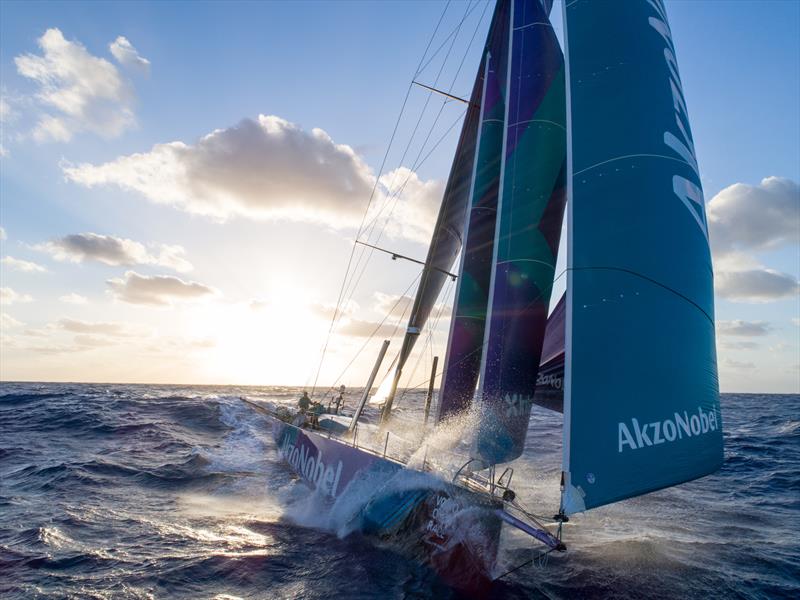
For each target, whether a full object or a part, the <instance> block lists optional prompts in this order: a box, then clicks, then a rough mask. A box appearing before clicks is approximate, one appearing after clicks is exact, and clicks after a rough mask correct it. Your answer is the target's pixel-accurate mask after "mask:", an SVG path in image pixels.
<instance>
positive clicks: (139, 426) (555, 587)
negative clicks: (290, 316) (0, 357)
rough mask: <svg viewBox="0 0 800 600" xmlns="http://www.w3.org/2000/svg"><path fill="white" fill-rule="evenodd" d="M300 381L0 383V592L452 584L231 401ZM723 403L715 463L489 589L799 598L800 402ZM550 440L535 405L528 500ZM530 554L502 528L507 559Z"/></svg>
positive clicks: (366, 592)
mask: <svg viewBox="0 0 800 600" xmlns="http://www.w3.org/2000/svg"><path fill="white" fill-rule="evenodd" d="M296 393H297V390H295V389H292V388H277V387H276V388H224V387H221V388H209V387H200V386H198V387H192V386H182V387H180V386H137V385H101V384H86V385H83V384H20V383H3V384H0V515H1V517H0V597H3V598H12V599H16V598H19V599H22V598H29V597H39V596H45V597H82V596H107V597H122V598H125V597H133V598H138V597H148V596H155V597H178V598H197V597H214V596H217V595H223V594H227V595H229V596H232V597H242V598H244V597H247V598H250V597H252V598H272V597H303V598H328V597H331V596H338V597H348V598H376V597H380V598H401V597H410V598H449V597H454V594H453V592H452V591H451V590H449V589H448V588H446V587H444V586H443V585H442V584H441V583H439V582H438V581H437V580H436V578H435V576H434V575H433V574H432V573H430V572H429V571H427V570H426V569H425V568H423V567H420V566H419V565H417V564H414V563H413V562H410V561H408V560H406V559H403V558H401V557H399V556H398V555H397V554H396V553H395V551H394V549H393V548H391V547H387V546H384V545H382V544H380V543H377V544H376V542H375V541H374V540H368V539H365V538H363V537H362V536H360V535H359V534H358V533H354V534H351V535H347V536H344V537H340V534H341V533H342V530H341V529H338V528H337V525H336V522H335V518H334V517H335V515H333V514H331V515H328V514H327V513H325V512H324V511H325V510H327V509H326V508H324V507H323V506H321V505H318V503H316V500H315V497H314V496H313V495H309V493H308V492H307V491H306V490H305V488H303V486H302V485H299V484H298V483H297V480H296V479H295V478H294V476H293V475H292V473H291V471H290V470H289V469H287V468H286V467H285V465H284V464H283V463H282V462H281V461H280V459H279V458H278V456H277V455H276V453H275V450H274V447H273V445H272V442H271V437H270V431H269V428H268V427H267V426H266V425H265V424H264V423H263V421H262V420H261V419H260V417H258V415H256V414H255V413H252V411H248V410H247V409H246V408H244V407H243V406H242V404H241V403H240V402H239V401H238V400H237V396H239V395H241V394H247V395H249V396H256V397H262V398H268V399H271V400H274V401H278V402H280V401H285V402H293V401H294V399H295V397H296ZM354 393H356V392H354ZM423 398H424V393H418V394H417V393H415V392H410V393H409V394H407V395H406V397H405V398H404V400H403V406H402V409H403V410H402V414H403V416H404V417H407V418H409V419H415V418H417V417H418V416H419V413H420V412H421V407H422V402H423ZM722 406H723V421H724V429H725V442H726V459H725V464H724V466H723V468H722V469H721V470H720V471H719V472H718V473H716V474H714V475H712V476H710V477H706V478H703V479H701V480H698V481H696V482H692V483H690V484H687V485H684V486H679V487H677V488H672V489H669V490H664V491H662V492H658V493H655V494H651V495H649V496H646V497H643V498H638V499H633V500H630V501H627V502H623V503H619V504H616V505H611V506H609V507H604V508H601V509H598V510H596V511H591V512H590V513H587V514H586V515H579V516H576V517H575V518H574V519H573V523H571V524H570V525H569V526H568V527H567V528H566V530H565V537H566V540H567V545H568V547H569V551H568V552H567V553H566V554H565V555H563V556H553V557H551V559H550V561H549V563H548V564H547V565H544V566H535V565H534V566H528V567H525V568H523V569H520V570H519V571H516V572H514V573H513V574H511V575H510V576H508V577H506V578H504V579H502V580H500V581H498V582H497V583H496V585H495V586H494V588H493V589H492V591H491V597H492V598H529V597H545V596H546V597H551V598H573V597H581V598H656V597H685V598H706V597H732V598H782V597H786V598H789V597H793V598H796V597H800V585H798V581H800V548H799V547H798V546H799V545H800V543H799V542H798V540H799V539H800V477H798V472H800V397H798V396H786V395H784V396H770V395H758V394H753V395H724V396H723V398H722ZM368 410H372V409H368ZM372 416H374V415H372V414H371V413H370V414H368V415H367V417H372ZM560 444H561V421H560V416H558V415H555V413H552V414H551V413H549V412H547V411H541V412H536V411H534V415H533V418H532V420H531V426H530V431H529V436H528V440H527V443H526V452H525V454H524V455H523V457H522V459H521V460H520V461H517V462H516V463H515V465H514V466H515V470H516V473H517V474H516V475H515V480H516V481H517V483H516V485H517V486H519V488H518V493H520V495H521V496H522V495H524V496H525V497H526V503H527V502H528V499H530V500H529V501H530V503H531V504H532V505H535V506H537V508H543V509H548V510H549V509H550V508H552V507H551V506H549V504H548V503H552V502H554V501H556V500H557V485H558V472H559V457H560V451H561V447H560ZM548 490H550V491H548ZM552 490H556V491H555V492H553V491H552ZM537 550H538V548H535V547H531V546H530V544H529V543H528V542H527V540H525V539H523V538H520V537H515V536H514V535H509V536H508V537H507V539H506V540H505V541H504V550H503V552H502V553H501V561H502V564H501V565H500V567H502V568H506V569H510V568H512V567H514V566H517V565H519V564H521V563H525V562H528V561H529V560H530V559H531V558H532V557H533V556H534V553H535V551H537Z"/></svg>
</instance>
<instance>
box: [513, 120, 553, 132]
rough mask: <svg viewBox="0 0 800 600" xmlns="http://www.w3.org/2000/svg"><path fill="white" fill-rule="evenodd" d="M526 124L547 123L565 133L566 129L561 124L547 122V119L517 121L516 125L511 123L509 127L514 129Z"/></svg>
mask: <svg viewBox="0 0 800 600" xmlns="http://www.w3.org/2000/svg"><path fill="white" fill-rule="evenodd" d="M528 123H549V124H550V125H555V126H556V127H558V128H559V129H562V130H564V131H566V130H567V129H566V127H564V126H563V125H562V124H561V123H556V122H555V121H548V120H547V119H530V120H529V121H517V122H516V123H512V124H511V125H509V127H516V126H517V125H527V124H528Z"/></svg>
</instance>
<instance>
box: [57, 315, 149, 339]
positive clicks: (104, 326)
mask: <svg viewBox="0 0 800 600" xmlns="http://www.w3.org/2000/svg"><path fill="white" fill-rule="evenodd" d="M57 326H58V328H60V329H63V330H64V331H69V332H71V333H80V334H89V335H91V334H96V335H107V336H112V337H130V336H131V335H134V332H133V331H132V330H131V329H130V328H129V327H128V326H127V325H125V324H124V323H116V322H102V321H81V320H79V319H67V318H64V319H60V320H59V321H58V323H57Z"/></svg>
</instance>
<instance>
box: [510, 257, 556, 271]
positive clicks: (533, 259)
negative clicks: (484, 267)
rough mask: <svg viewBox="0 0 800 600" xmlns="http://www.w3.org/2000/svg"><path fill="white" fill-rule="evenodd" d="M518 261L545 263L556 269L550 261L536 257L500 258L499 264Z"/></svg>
mask: <svg viewBox="0 0 800 600" xmlns="http://www.w3.org/2000/svg"><path fill="white" fill-rule="evenodd" d="M518 262H534V263H539V264H540V265H544V266H546V267H550V269H552V270H553V271H555V270H556V269H555V267H554V266H553V265H551V264H550V263H546V262H544V261H543V260H537V259H535V258H511V259H509V260H499V261H497V264H498V265H505V264H508V263H518Z"/></svg>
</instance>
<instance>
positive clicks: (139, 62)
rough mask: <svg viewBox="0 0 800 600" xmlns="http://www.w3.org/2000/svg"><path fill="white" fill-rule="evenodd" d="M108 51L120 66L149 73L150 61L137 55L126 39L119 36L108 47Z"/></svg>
mask: <svg viewBox="0 0 800 600" xmlns="http://www.w3.org/2000/svg"><path fill="white" fill-rule="evenodd" d="M108 49H109V50H110V51H111V54H112V55H113V56H114V58H116V59H117V62H118V63H119V64H121V65H122V66H124V67H133V68H136V69H139V70H141V71H143V72H145V73H147V72H149V71H150V61H149V60H147V59H146V58H143V57H142V56H140V55H139V52H137V50H136V48H134V47H133V44H131V43H130V42H129V41H128V38H126V37H124V36H119V37H118V38H117V39H116V40H114V41H113V42H111V43H110V44H109V45H108Z"/></svg>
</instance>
